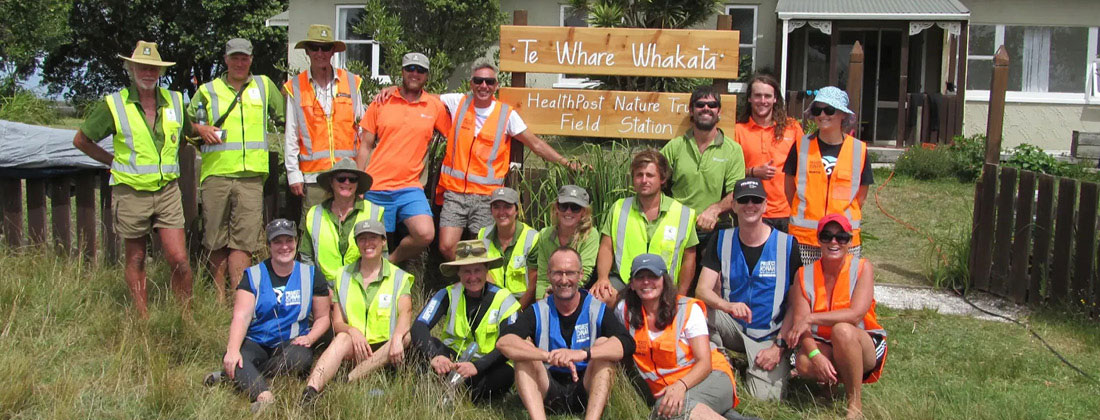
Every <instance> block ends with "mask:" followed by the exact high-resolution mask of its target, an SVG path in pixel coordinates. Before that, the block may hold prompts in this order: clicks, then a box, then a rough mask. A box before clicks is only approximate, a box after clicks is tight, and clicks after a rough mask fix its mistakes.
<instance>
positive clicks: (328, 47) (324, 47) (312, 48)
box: [306, 44, 335, 52]
mask: <svg viewBox="0 0 1100 420" xmlns="http://www.w3.org/2000/svg"><path fill="white" fill-rule="evenodd" d="M334 47H335V45H333V44H306V51H309V52H317V51H324V52H329V51H332V49H333V48H334Z"/></svg>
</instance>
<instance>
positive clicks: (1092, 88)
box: [1085, 28, 1100, 104]
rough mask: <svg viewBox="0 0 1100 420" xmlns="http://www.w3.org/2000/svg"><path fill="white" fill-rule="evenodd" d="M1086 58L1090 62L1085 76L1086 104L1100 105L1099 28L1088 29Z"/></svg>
mask: <svg viewBox="0 0 1100 420" xmlns="http://www.w3.org/2000/svg"><path fill="white" fill-rule="evenodd" d="M1088 56H1089V58H1091V60H1092V65H1091V66H1090V68H1089V72H1088V73H1087V74H1086V75H1085V78H1086V79H1088V83H1089V86H1088V89H1087V90H1086V92H1088V93H1089V98H1088V103H1090V104H1100V28H1089V49H1088Z"/></svg>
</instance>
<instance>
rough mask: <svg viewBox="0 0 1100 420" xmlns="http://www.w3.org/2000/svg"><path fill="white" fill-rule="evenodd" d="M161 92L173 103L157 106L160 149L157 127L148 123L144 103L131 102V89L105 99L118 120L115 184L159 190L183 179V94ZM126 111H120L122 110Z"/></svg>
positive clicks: (159, 88) (112, 179) (115, 140)
mask: <svg viewBox="0 0 1100 420" xmlns="http://www.w3.org/2000/svg"><path fill="white" fill-rule="evenodd" d="M157 94H158V95H160V96H161V98H163V100H164V101H165V102H167V103H168V104H169V105H168V106H166V107H163V108H157V118H156V123H157V124H160V125H161V131H162V132H163V133H164V139H163V143H164V144H163V145H162V146H161V148H160V150H157V145H156V143H155V142H153V135H154V132H155V130H152V127H149V125H148V124H146V123H145V113H144V112H143V111H142V110H141V107H140V106H134V105H132V104H129V102H128V100H129V99H130V89H123V90H121V91H118V92H115V93H113V94H111V95H108V96H107V97H105V98H104V100H106V101H107V108H108V109H110V110H111V116H112V117H114V121H115V136H114V149H115V160H114V161H113V162H111V185H118V184H125V185H128V186H130V187H131V188H133V189H135V190H139V191H157V190H160V189H161V188H163V187H164V186H165V185H168V183H169V182H171V181H172V180H174V179H176V178H179V176H180V167H179V159H178V156H179V147H180V144H179V140H180V138H182V136H183V95H182V94H180V93H179V92H176V91H171V90H168V89H165V88H161V87H158V88H157ZM120 110H121V111H122V112H119V111H120Z"/></svg>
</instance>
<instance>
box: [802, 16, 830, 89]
mask: <svg viewBox="0 0 1100 420" xmlns="http://www.w3.org/2000/svg"><path fill="white" fill-rule="evenodd" d="M806 30H807V31H809V33H808V34H807V36H808V37H809V39H808V40H807V41H806V42H807V44H809V45H807V47H808V48H807V49H806V89H818V88H821V87H825V86H827V85H828V84H829V41H830V37H829V35H825V34H823V33H821V31H819V30H817V29H812V28H810V27H808V26H807V27H806Z"/></svg>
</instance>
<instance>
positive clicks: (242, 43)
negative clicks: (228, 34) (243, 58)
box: [225, 38, 252, 55]
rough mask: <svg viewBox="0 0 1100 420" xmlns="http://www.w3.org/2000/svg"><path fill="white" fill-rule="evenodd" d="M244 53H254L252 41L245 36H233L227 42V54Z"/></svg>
mask: <svg viewBox="0 0 1100 420" xmlns="http://www.w3.org/2000/svg"><path fill="white" fill-rule="evenodd" d="M234 53H244V54H248V55H252V42H251V41H249V40H247V39H244V38H233V39H231V40H229V42H226V43H225V55H230V54H234Z"/></svg>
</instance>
